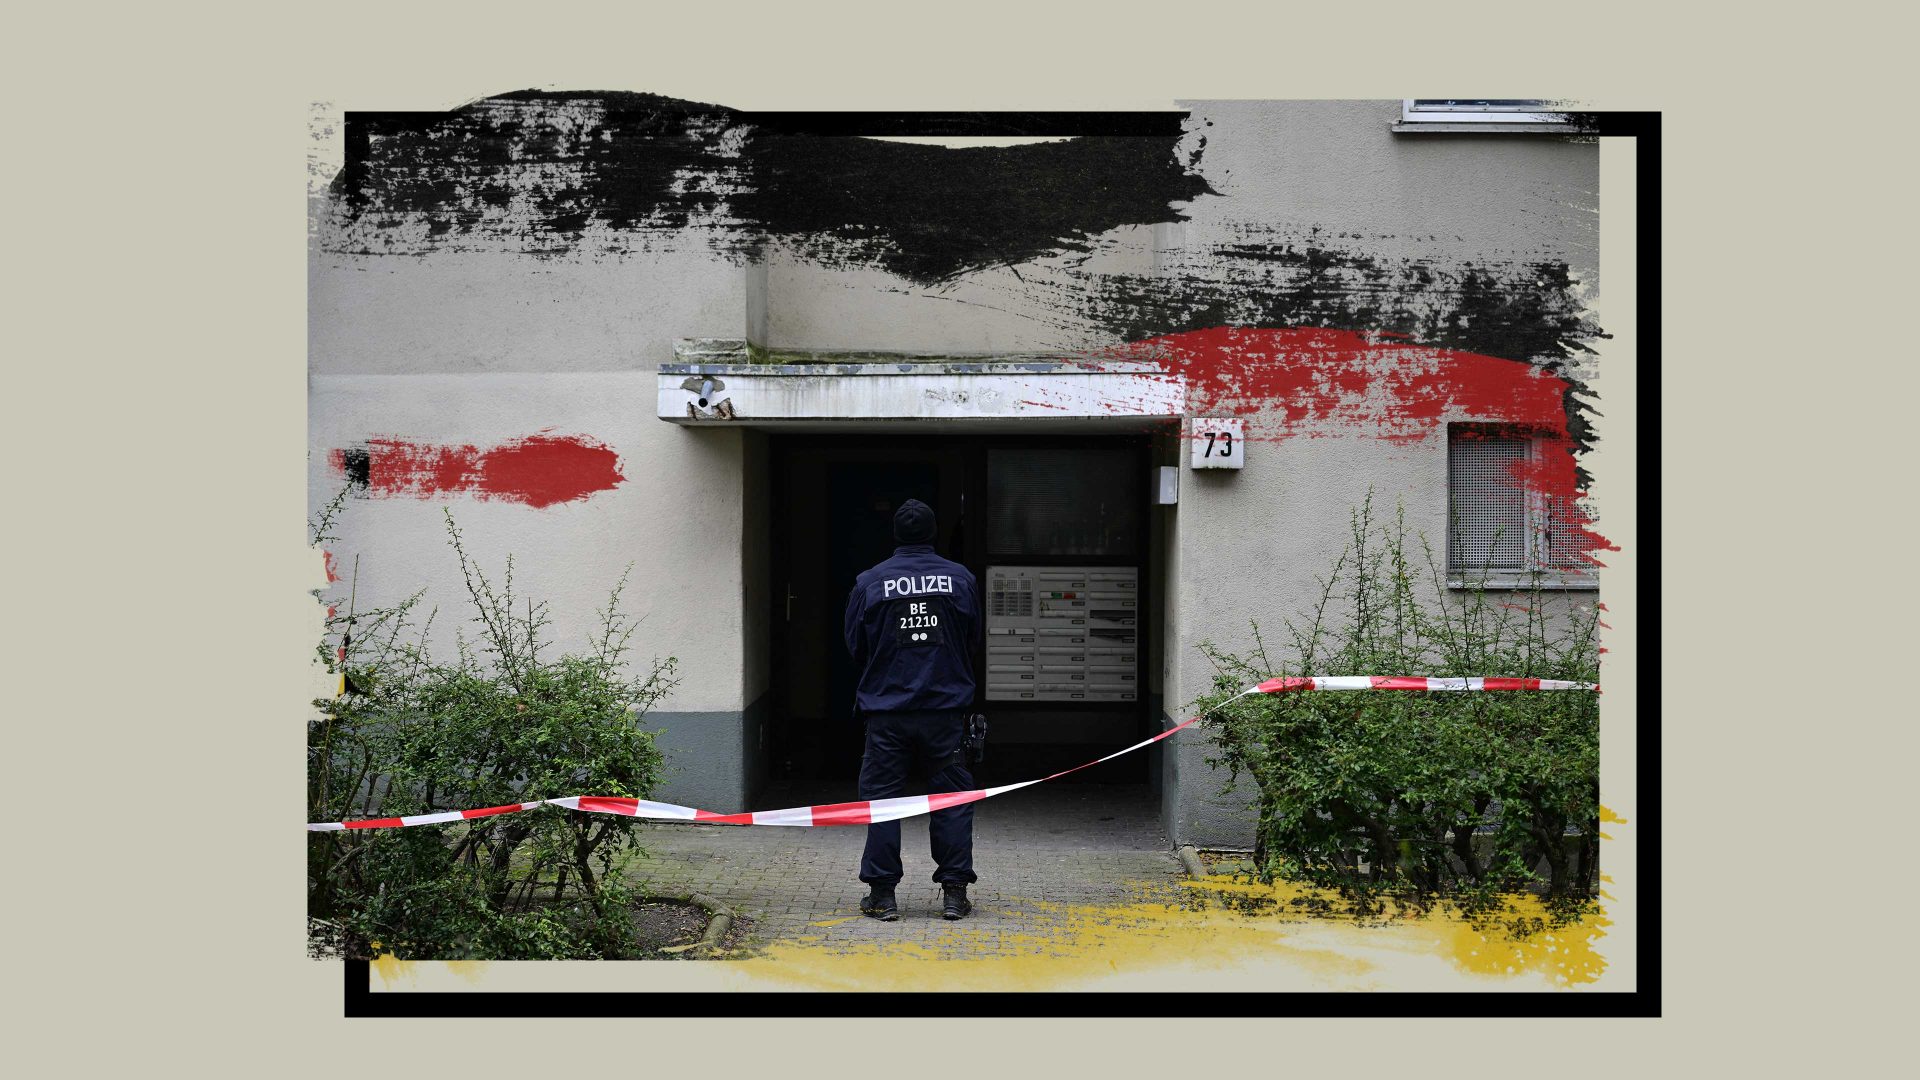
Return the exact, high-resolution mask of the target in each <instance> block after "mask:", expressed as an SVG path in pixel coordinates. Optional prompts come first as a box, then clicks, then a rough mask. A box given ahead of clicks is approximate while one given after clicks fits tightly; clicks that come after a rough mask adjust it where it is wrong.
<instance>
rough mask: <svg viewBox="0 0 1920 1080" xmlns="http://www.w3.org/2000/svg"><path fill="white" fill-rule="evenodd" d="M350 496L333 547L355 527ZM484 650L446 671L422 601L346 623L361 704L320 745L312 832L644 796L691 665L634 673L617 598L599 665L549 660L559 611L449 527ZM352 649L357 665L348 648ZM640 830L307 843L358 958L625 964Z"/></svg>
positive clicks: (313, 911)
mask: <svg viewBox="0 0 1920 1080" xmlns="http://www.w3.org/2000/svg"><path fill="white" fill-rule="evenodd" d="M339 505H340V500H338V499H336V500H335V501H334V503H333V504H332V505H331V506H329V508H328V511H327V513H326V514H325V515H323V517H322V519H321V522H320V524H319V526H318V527H317V528H316V530H315V532H316V542H318V541H321V540H324V539H326V538H327V537H326V529H327V526H328V525H329V524H330V522H331V521H332V519H333V515H334V514H335V513H337V512H338V508H339ZM447 533H448V541H449V544H450V546H451V547H452V549H453V551H454V554H455V555H456V556H457V558H458V559H459V563H460V569H461V572H462V575H463V577H464V579H465V581H466V586H467V593H468V599H469V601H470V602H471V604H472V607H473V610H474V618H473V623H474V624H475V626H476V629H477V631H478V632H477V634H476V635H475V639H474V640H473V641H469V640H468V639H467V636H466V635H465V634H457V635H456V650H455V651H456V656H455V658H454V659H453V660H452V661H450V662H441V661H437V660H435V659H434V658H433V657H431V656H430V655H429V654H428V650H427V646H426V644H425V642H426V639H427V630H428V629H429V628H430V627H431V625H432V621H433V619H432V616H431V615H429V616H428V617H427V618H426V620H425V622H424V624H423V625H421V626H419V627H418V632H417V633H416V632H414V631H415V626H414V623H413V613H414V612H415V610H416V609H417V607H418V605H419V601H420V600H421V596H422V594H420V593H416V594H414V595H413V596H412V597H410V598H408V599H407V600H405V601H403V602H402V603H400V604H397V605H395V606H393V607H391V608H384V609H376V610H372V611H361V612H355V611H354V610H353V609H352V606H351V603H350V604H349V606H348V609H347V611H346V612H345V613H344V614H340V615H337V616H334V617H330V618H329V620H328V633H327V637H326V639H325V640H323V641H322V643H321V645H320V647H319V648H320V658H321V660H322V661H323V662H325V663H326V664H327V665H328V668H329V670H331V671H343V672H344V674H345V675H346V678H347V680H348V684H349V686H350V687H351V691H350V692H349V693H347V694H345V695H343V696H341V697H339V698H336V699H331V700H321V701H316V702H315V705H316V706H317V707H318V708H319V709H320V710H321V711H322V712H323V714H324V717H323V718H322V719H320V720H318V721H316V722H315V723H313V724H312V725H311V727H310V730H309V737H308V755H307V767H308V814H309V818H308V820H310V821H341V820H348V819H353V818H363V817H398V816H404V815H410V814H424V813H433V812H436V811H443V810H457V809H471V808H481V807H492V806H500V805H505V804H508V803H516V802H527V801H532V800H535V799H544V798H554V797H558V796H562V795H577V794H593V795H616V796H628V797H635V798H646V797H647V796H648V794H649V793H650V792H651V791H652V790H653V787H654V785H655V784H656V783H657V781H658V779H659V776H660V769H661V763H662V762H661V754H660V751H659V750H658V749H657V748H656V747H655V745H654V741H653V735H652V733H650V732H648V731H646V730H644V729H643V728H642V726H641V723H642V718H643V717H644V715H645V713H646V711H647V709H649V708H650V707H651V706H652V705H653V704H654V703H655V702H656V701H658V700H659V699H660V697H661V696H662V695H663V694H665V693H666V691H667V690H668V689H669V688H670V687H671V685H672V683H673V679H672V673H673V668H674V660H673V658H671V657H669V658H667V659H665V660H662V661H656V662H655V663H654V664H652V665H651V667H650V668H649V669H648V670H647V671H646V673H645V674H643V675H638V676H634V675H630V674H628V671H627V663H626V660H625V656H626V654H627V653H628V652H629V651H630V649H629V640H630V638H631V636H632V634H633V629H634V628H633V625H632V620H630V619H629V618H627V617H626V616H624V615H622V614H621V613H620V611H619V602H620V595H621V592H622V590H623V588H624V587H625V584H626V579H625V577H622V579H621V581H620V583H619V584H618V585H616V586H615V587H614V589H613V590H612V594H611V596H610V598H609V600H608V603H607V606H606V608H605V610H603V611H602V612H601V613H600V620H601V621H600V626H599V628H598V632H597V634H596V636H595V638H594V640H593V645H592V647H591V649H590V650H588V651H587V652H585V653H584V654H579V655H575V654H568V655H562V656H558V657H552V656H549V655H548V651H547V649H548V646H549V645H550V642H549V641H547V640H546V635H547V634H548V632H549V630H550V620H549V618H548V615H547V606H546V605H545V604H544V603H535V602H532V601H530V600H525V599H523V598H520V597H518V596H517V595H516V593H515V592H514V587H513V560H512V559H511V558H509V559H508V560H507V564H506V571H505V574H504V577H503V579H502V581H501V582H500V584H499V585H498V586H497V587H496V586H495V584H494V583H493V582H492V581H491V580H490V579H489V578H488V577H487V575H486V574H485V573H484V572H483V571H482V570H481V568H480V567H479V566H478V565H476V564H475V563H474V562H473V561H471V560H470V559H469V558H468V556H467V552H466V549H465V547H464V546H463V545H462V543H461V537H460V533H459V530H458V529H457V528H456V527H455V525H454V521H453V518H452V515H451V514H449V515H448V517H447ZM342 648H344V651H345V657H344V660H342V659H340V658H339V651H340V650H341V649H342ZM634 825H635V820H634V819H632V818H625V817H618V816H612V815H598V814H594V815H589V814H578V813H573V812H570V811H566V810H562V809H560V808H558V807H537V808H534V809H531V810H525V811H521V812H518V813H510V814H501V815H498V816H492V817H483V818H475V819H472V820H469V821H463V822H456V823H448V824H444V825H425V826H416V827H412V828H403V829H378V830H366V831H359V830H354V831H347V832H318V833H309V834H308V845H309V846H308V855H309V859H308V880H309V897H308V900H309V905H308V907H309V914H310V915H311V916H312V917H313V918H316V919H320V920H324V921H326V922H329V923H331V924H333V925H334V926H336V927H339V928H341V929H342V930H343V933H344V937H345V939H346V941H347V942H348V947H349V949H350V950H351V951H354V952H356V953H358V954H359V955H367V954H368V953H369V952H372V951H379V952H391V953H393V954H395V955H397V956H400V957H402V958H405V959H420V958H437V959H461V958H485V959H537V958H583V959H584V958H601V957H605V958H617V957H620V956H623V955H625V952H626V950H627V949H628V948H629V947H630V945H631V942H632V941H633V927H632V923H631V916H630V909H631V905H632V903H633V902H634V901H635V899H636V898H635V897H633V896H631V895H630V894H629V892H628V890H627V888H626V886H625V885H624V883H623V882H622V881H621V880H620V879H619V877H618V875H617V874H616V873H614V872H613V864H614V861H615V859H616V857H617V856H619V855H620V854H621V853H622V852H623V851H627V850H629V849H635V847H636V834H635V832H634Z"/></svg>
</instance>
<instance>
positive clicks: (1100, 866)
mask: <svg viewBox="0 0 1920 1080" xmlns="http://www.w3.org/2000/svg"><path fill="white" fill-rule="evenodd" d="M819 794H820V793H819V792H818V791H809V792H802V791H798V790H787V791H774V792H770V793H768V794H767V795H766V796H764V797H762V798H761V799H758V800H756V802H757V803H760V804H763V805H765V806H769V807H772V806H794V805H807V804H810V803H813V802H819V801H826V800H822V799H820V798H818V797H817V796H818V795H819ZM810 796H811V797H810ZM850 797H851V796H850V795H847V794H845V793H837V798H850ZM789 800H791V801H789ZM641 829H642V834H641V843H642V844H643V845H644V846H645V848H646V849H647V855H646V856H644V857H642V858H640V859H638V860H636V861H635V862H634V863H633V864H632V866H631V868H630V869H629V871H628V872H629V875H630V876H631V877H632V878H633V879H634V880H635V881H637V882H640V883H642V884H643V885H645V886H648V887H651V888H653V889H655V890H657V891H660V892H665V893H672V892H680V893H687V892H697V893H704V894H706V895H708V896H711V897H713V898H714V899H716V900H719V901H721V902H722V903H724V904H727V905H728V906H730V907H732V908H733V909H734V910H735V911H736V912H738V913H739V914H741V915H743V916H745V917H746V918H747V919H749V920H751V926H750V929H749V933H748V935H747V938H746V940H745V942H744V945H743V947H744V949H746V950H747V951H750V952H751V951H759V950H764V949H765V948H767V947H769V946H773V945H793V946H802V947H809V948H821V949H828V950H853V949H861V948H870V947H871V946H872V945H873V944H875V943H880V942H910V943H915V944H918V945H920V946H923V947H925V948H926V949H928V950H930V951H931V953H932V954H935V955H940V956H950V957H978V956H988V955H994V954H1006V953H1010V952H1013V951H1031V950H1032V949H1033V947H1034V944H1033V943H1034V940H1035V938H1034V935H1036V934H1041V933H1044V932H1045V928H1046V927H1047V926H1049V925H1050V924H1052V923H1053V922H1054V920H1056V919H1057V918H1058V917H1059V914H1060V912H1061V911H1062V909H1063V907H1064V906H1065V905H1092V906H1107V905H1119V904H1125V903H1128V902H1130V901H1136V900H1139V899H1142V898H1143V897H1144V896H1147V895H1148V894H1150V893H1155V894H1159V895H1165V894H1166V893H1167V892H1168V891H1169V890H1170V889H1171V888H1172V887H1173V886H1174V883H1175V882H1177V881H1178V880H1179V878H1180V875H1181V870H1180V863H1179V860H1178V859H1176V858H1175V857H1174V854H1173V850H1172V845H1171V843H1170V842H1169V841H1168V839H1167V836H1166V833H1165V831H1164V830H1163V829H1162V828H1161V826H1160V818H1159V804H1158V800H1157V799H1155V798H1154V797H1153V796H1152V795H1151V794H1150V793H1149V791H1148V789H1147V788H1146V787H1145V786H1144V785H1138V786H1135V785H1129V786H1109V785H1097V784H1058V785H1047V786H1042V787H1039V788H1032V789H1028V790H1025V791H1018V792H1011V793H1009V794H1006V795H1003V796H999V797H997V798H994V799H988V800H986V801H984V802H981V803H977V804H975V808H974V845H973V847H974V855H973V860H974V871H975V873H977V874H979V875H980V881H979V882H978V883H977V884H975V885H974V886H973V888H972V889H970V890H969V891H968V895H969V897H970V898H971V899H972V900H973V914H972V915H971V916H969V917H968V918H966V919H964V920H961V921H960V922H957V923H954V922H947V921H945V920H943V919H941V918H940V887H939V886H938V885H936V884H934V882H933V880H932V875H933V859H932V856H931V855H930V854H929V849H928V840H927V819H926V818H925V817H919V818H912V819H909V820H907V821H904V822H902V823H901V829H900V833H901V854H902V857H903V860H904V862H905V863H906V878H905V879H904V880H902V881H901V883H900V886H899V889H898V892H897V898H898V901H899V904H900V921H898V922H893V923H882V922H879V921H877V920H873V919H868V918H864V917H862V916H861V914H860V909H859V899H860V897H861V896H862V895H864V894H865V892H866V886H864V885H862V884H861V883H860V881H859V879H858V876H857V875H858V873H859V866H860V851H861V848H862V846H863V845H864V844H865V842H866V832H867V830H866V829H865V828H864V827H836V828H773V827H767V826H752V827H741V826H726V825H668V824H660V823H647V824H644V825H642V826H641Z"/></svg>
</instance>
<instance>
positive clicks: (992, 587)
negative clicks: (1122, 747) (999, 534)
mask: <svg viewBox="0 0 1920 1080" xmlns="http://www.w3.org/2000/svg"><path fill="white" fill-rule="evenodd" d="M985 591H986V609H987V700H988V701H1137V700H1139V696H1140V663H1139V660H1140V651H1139V644H1140V571H1139V569H1138V568H1137V567H1131V566H989V567H987V577H986V590H985Z"/></svg>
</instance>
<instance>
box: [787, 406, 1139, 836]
mask: <svg viewBox="0 0 1920 1080" xmlns="http://www.w3.org/2000/svg"><path fill="white" fill-rule="evenodd" d="M769 455H770V461H771V464H772V474H771V475H772V481H773V484H772V501H773V506H772V538H773V544H772V551H771V559H772V566H771V567H770V571H771V573H770V578H769V580H770V582H771V585H772V588H771V590H770V592H771V595H772V601H773V609H772V611H771V612H770V625H771V627H772V634H773V641H772V654H773V655H772V660H773V687H772V697H773V716H772V718H771V725H770V728H769V736H770V740H769V741H770V745H769V750H770V751H771V753H772V761H771V764H772V766H773V769H772V776H771V777H770V778H769V779H770V780H771V781H773V782H774V783H775V784H777V785H779V786H780V787H781V788H782V789H786V790H810V791H814V792H816V793H818V794H821V795H822V796H825V797H834V798H852V797H853V786H854V781H855V778H856V776H857V775H858V771H859V763H860V754H861V746H862V731H861V728H860V726H859V724H858V723H857V722H856V721H855V720H854V719H853V717H852V701H853V687H854V677H855V673H854V671H853V669H852V663H851V661H850V659H849V657H848V656H847V652H846V647H845V644H844V641H843V636H842V620H843V618H844V615H845V611H846V601H847V595H848V593H849V591H850V590H851V588H852V585H853V580H854V578H855V577H856V576H857V575H858V574H859V573H860V572H861V571H863V570H865V569H867V568H868V567H870V566H872V565H874V564H875V563H877V562H879V561H881V560H882V559H885V558H886V557H887V556H888V555H890V554H891V553H892V551H893V546H894V545H893V534H892V525H893V512H894V510H895V508H897V507H898V506H899V505H900V503H901V502H903V501H905V500H906V499H909V498H917V499H919V500H921V501H922V502H925V503H927V504H928V505H929V506H932V507H933V508H934V512H935V514H936V516H937V518H938V525H939V531H938V535H937V537H936V539H935V549H936V550H937V551H938V552H939V553H940V554H941V555H944V556H945V557H947V558H949V559H953V560H954V561H956V562H959V563H961V564H962V565H965V566H966V567H967V568H968V569H970V570H972V571H973V573H974V575H975V577H976V578H977V579H979V581H980V584H981V587H982V592H983V595H982V604H983V606H985V605H986V602H987V597H986V595H985V592H986V588H987V575H986V569H987V567H988V566H990V565H1009V564H1020V565H1030V566H1128V567H1136V568H1138V569H1139V571H1140V573H1139V582H1140V589H1141V592H1142V595H1141V598H1140V603H1141V605H1142V607H1141V617H1140V618H1139V620H1138V621H1139V624H1140V626H1139V631H1140V635H1141V637H1142V639H1143V640H1142V642H1141V650H1140V654H1139V655H1140V661H1141V662H1140V664H1139V668H1140V671H1141V673H1142V675H1141V679H1142V686H1143V691H1144V677H1145V671H1146V667H1147V665H1146V663H1145V660H1146V656H1147V650H1146V647H1145V642H1144V637H1145V636H1146V635H1147V634H1149V633H1151V631H1152V628H1151V626H1150V625H1149V623H1150V621H1151V620H1150V619H1148V618H1147V617H1146V615H1147V610H1146V604H1147V602H1148V597H1147V596H1146V587H1147V584H1148V583H1149V582H1150V581H1151V580H1152V575H1151V574H1150V573H1149V572H1148V571H1149V570H1150V568H1149V567H1148V566H1147V559H1148V551H1149V547H1150V545H1149V544H1148V542H1147V528H1148V521H1149V517H1150V515H1149V514H1148V512H1147V503H1148V498H1149V474H1150V469H1149V463H1148V457H1147V444H1146V440H1145V439H1144V438H1143V437H1138V436H1102V437H1091V438H1090V437H1039V436H1035V437H1023V438H1014V437H1006V436H942V435H865V434H862V435H780V436H775V437H773V438H772V440H771V443H770V446H769ZM1089 493H1091V494H1089ZM978 675H979V677H980V685H981V686H982V689H983V700H982V701H981V702H980V703H979V709H980V711H982V712H984V713H986V714H987V716H988V717H989V720H990V723H991V724H992V732H993V738H992V740H991V743H990V751H989V754H988V759H987V761H986V763H985V764H984V765H983V766H982V767H981V768H980V769H978V770H976V780H978V781H979V783H980V784H981V785H982V786H990V785H993V784H999V783H1007V782H1011V781H1015V780H1024V779H1031V778H1032V777H1035V776H1041V775H1045V774H1047V773H1048V772H1052V771H1055V770H1057V769H1060V768H1065V767H1068V766H1072V765H1078V764H1080V763H1082V762H1085V761H1087V760H1089V759H1090V758H1093V757H1098V756H1100V755H1101V754H1103V753H1106V752H1108V751H1110V750H1113V749H1115V748H1117V747H1119V746H1122V745H1125V744H1126V743H1128V742H1130V741H1133V740H1134V739H1137V738H1139V737H1141V736H1142V734H1143V733H1144V732H1146V731H1147V730H1149V727H1148V725H1149V723H1150V719H1149V711H1148V707H1147V706H1148V701H1147V700H1146V698H1147V695H1146V694H1145V693H1144V692H1142V693H1140V694H1139V696H1138V698H1137V699H1135V700H1128V701H1099V702H1089V701H1073V702H1068V701H1059V702H1002V701H990V700H984V689H985V686H986V681H985V657H984V656H983V657H982V664H981V671H980V672H979V673H978ZM1146 763H1147V755H1145V754H1141V755H1133V756H1130V757H1129V758H1125V759H1121V760H1120V761H1116V762H1113V763H1110V764H1109V765H1105V766H1102V767H1100V768H1099V769H1090V770H1087V772H1086V773H1083V774H1079V775H1078V776H1076V777H1074V778H1072V779H1074V780H1081V779H1084V780H1089V781H1093V782H1098V783H1107V784H1113V783H1144V782H1145V781H1146V778H1147V772H1146ZM1093 774H1098V775H1093Z"/></svg>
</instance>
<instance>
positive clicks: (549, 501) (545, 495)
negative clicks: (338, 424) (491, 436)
mask: <svg viewBox="0 0 1920 1080" xmlns="http://www.w3.org/2000/svg"><path fill="white" fill-rule="evenodd" d="M366 449H367V466H366V469H367V476H366V491H367V494H368V495H370V496H372V497H375V498H399V497H407V496H411V497H414V498H420V499H431V498H437V497H443V496H449V495H474V496H478V497H479V498H482V499H501V500H505V501H508V502H519V503H525V504H526V505H528V506H531V507H534V508H536V509H540V508H544V507H549V506H555V505H558V504H560V503H565V502H573V501H575V500H578V499H584V498H586V497H587V496H589V495H592V494H593V493H595V492H598V491H607V490H610V489H612V488H613V487H614V486H616V485H618V484H619V483H621V482H622V481H624V480H625V479H626V477H625V476H624V475H623V474H622V473H621V471H620V458H619V455H617V454H615V453H614V452H613V449H612V448H611V447H609V446H607V445H606V444H605V443H602V442H599V441H598V440H596V439H592V438H589V437H587V436H584V435H549V434H547V433H546V432H544V431H542V432H540V433H539V434H536V435H530V436H528V437H526V438H524V439H513V440H510V441H508V442H504V443H501V444H499V445H498V446H493V447H489V448H487V449H485V450H482V449H480V448H479V447H477V446H472V445H464V446H435V445H424V444H420V443H413V442H408V441H406V440H404V439H393V438H378V439H369V440H367V444H366ZM335 460H336V461H339V462H340V464H339V465H338V466H337V467H338V468H340V469H341V470H342V471H343V472H344V470H345V464H344V461H343V459H342V458H341V457H339V456H337V455H336V458H335Z"/></svg>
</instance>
